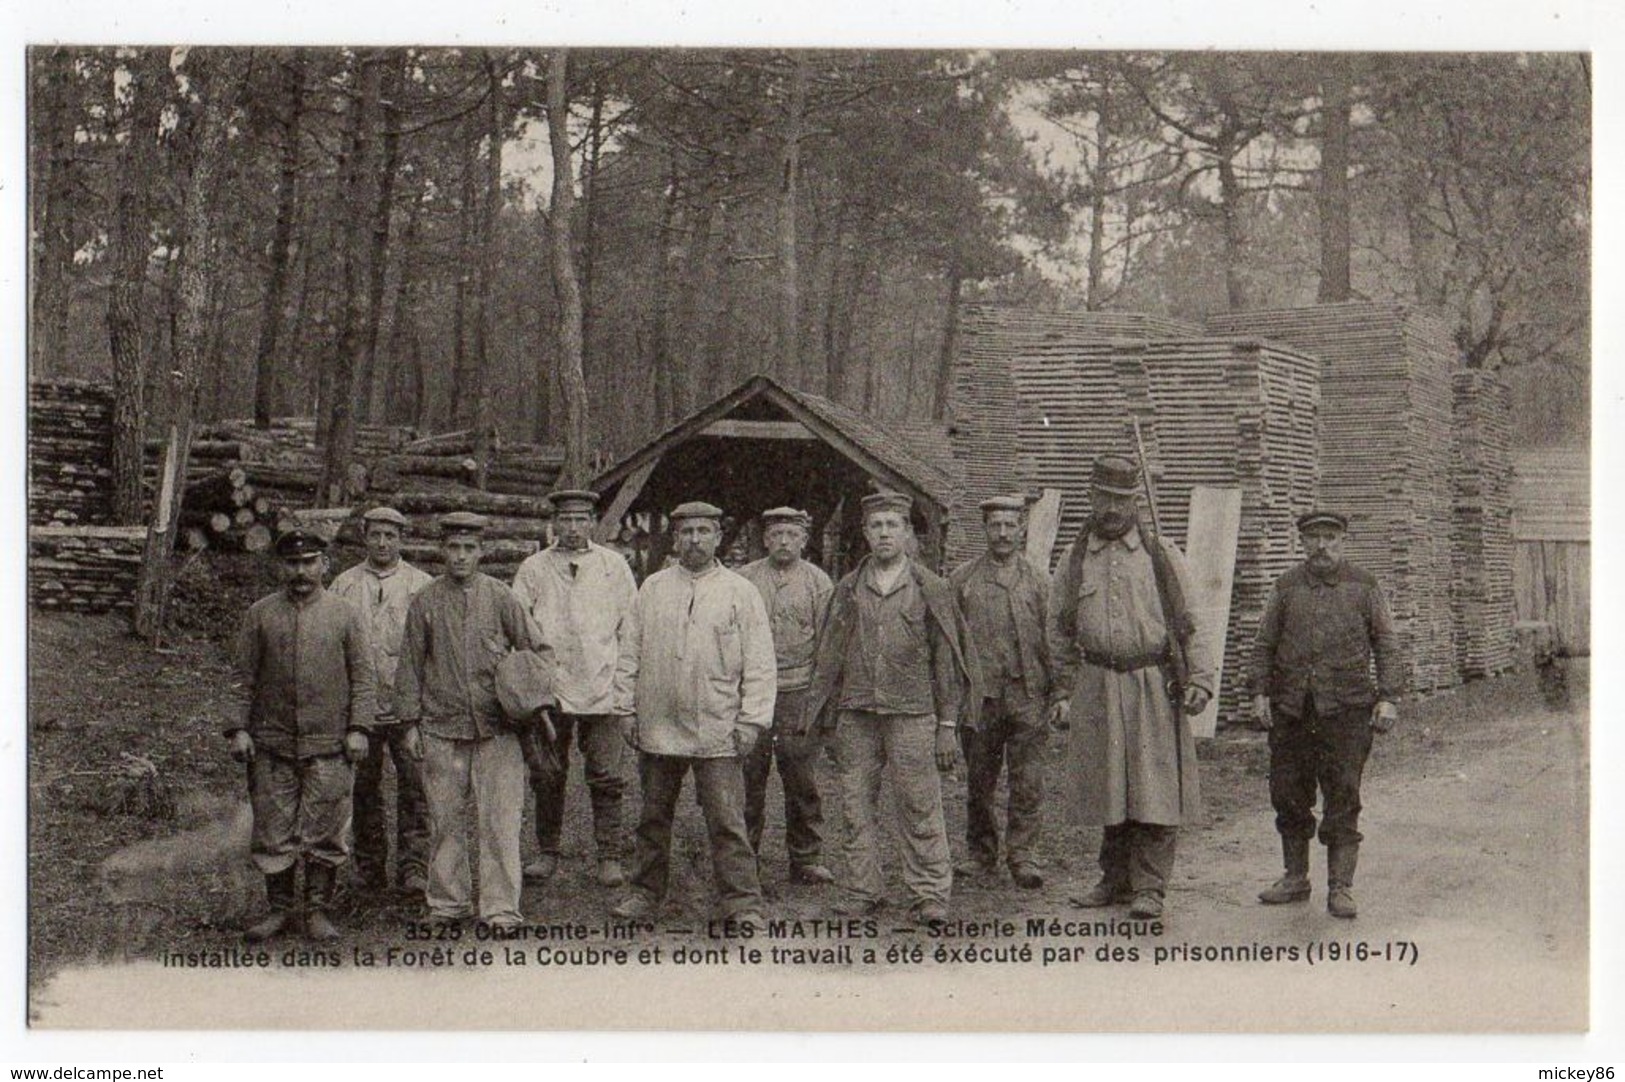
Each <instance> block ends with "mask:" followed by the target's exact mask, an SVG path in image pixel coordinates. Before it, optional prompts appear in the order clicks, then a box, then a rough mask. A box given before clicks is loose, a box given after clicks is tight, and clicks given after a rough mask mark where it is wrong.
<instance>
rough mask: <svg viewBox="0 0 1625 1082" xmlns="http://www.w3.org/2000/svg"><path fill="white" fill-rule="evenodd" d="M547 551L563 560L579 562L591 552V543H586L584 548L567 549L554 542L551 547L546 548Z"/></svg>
mask: <svg viewBox="0 0 1625 1082" xmlns="http://www.w3.org/2000/svg"><path fill="white" fill-rule="evenodd" d="M547 551H548V552H551V553H553V554H554V555H555V556H558V557H560V558H562V559H565V560H579V559H581V558H582V557H583V556H586V555H588V554H590V553H591V552H592V542H591V541H588V542H587V547H586V548H581V549H567V548H565V547H564V546H563V545H561V544H559V543H558V542H557V541H555V542H553V543H552V544H551V545H549V546H547Z"/></svg>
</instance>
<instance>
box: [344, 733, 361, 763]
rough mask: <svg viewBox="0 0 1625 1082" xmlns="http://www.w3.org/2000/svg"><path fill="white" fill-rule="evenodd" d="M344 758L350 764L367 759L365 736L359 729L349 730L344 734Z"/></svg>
mask: <svg viewBox="0 0 1625 1082" xmlns="http://www.w3.org/2000/svg"><path fill="white" fill-rule="evenodd" d="M344 757H345V758H346V759H348V760H350V762H352V763H359V762H360V761H361V760H363V759H365V758H366V757H367V734H366V733H364V732H362V731H361V730H360V729H351V730H350V731H349V732H347V733H345V734H344Z"/></svg>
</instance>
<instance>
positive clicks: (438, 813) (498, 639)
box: [395, 511, 540, 927]
mask: <svg viewBox="0 0 1625 1082" xmlns="http://www.w3.org/2000/svg"><path fill="white" fill-rule="evenodd" d="M485 526H486V520H485V518H484V516H482V515H476V514H472V513H470V512H467V511H458V512H455V513H453V514H449V515H445V516H442V517H441V519H440V532H441V551H442V552H443V553H444V555H445V560H446V573H445V574H444V575H441V576H440V577H439V578H437V579H435V580H434V581H433V582H431V583H429V585H427V586H425V587H424V588H423V589H421V590H419V591H418V592H417V595H416V596H415V597H413V598H412V603H411V605H410V607H409V608H408V609H407V613H406V635H405V638H404V643H403V647H402V651H401V663H400V667H399V670H398V672H397V675H396V679H395V713H396V715H397V716H398V717H399V718H400V724H401V725H403V726H405V728H406V732H405V735H404V736H403V738H402V739H403V742H404V746H405V747H406V749H407V750H408V752H409V753H410V754H412V755H414V756H417V757H421V759H422V762H423V788H424V791H425V793H426V794H427V796H428V804H429V884H428V890H427V892H426V895H425V897H426V900H427V902H428V907H429V916H430V918H431V919H434V920H446V921H460V920H463V919H465V918H467V917H469V916H471V915H472V912H471V910H472V906H473V886H472V883H471V874H470V869H469V857H468V822H467V807H468V798H469V796H470V795H471V794H472V795H473V797H474V803H475V806H476V808H477V811H478V814H479V822H478V823H477V829H478V831H479V845H480V868H479V877H480V879H479V883H480V909H479V916H480V919H481V920H482V921H484V922H486V923H488V924H490V925H492V926H495V927H512V926H514V925H517V924H520V923H521V922H522V921H523V920H524V918H523V917H522V916H521V914H520V911H519V887H520V867H519V864H520V860H519V828H520V823H521V820H522V818H523V816H524V811H525V757H524V753H523V751H522V750H521V749H520V745H519V737H518V735H517V734H516V733H515V732H514V730H513V728H512V727H511V726H510V725H509V724H508V723H507V722H506V720H505V719H504V715H503V712H502V705H501V703H500V702H499V701H498V699H497V692H496V669H497V665H498V663H499V662H501V660H502V659H503V657H505V656H506V655H507V654H508V653H509V652H511V651H514V650H530V649H534V648H536V647H538V646H539V645H540V635H539V634H538V633H537V632H536V629H535V628H534V626H533V625H532V624H531V621H530V617H529V616H528V615H527V614H526V612H525V607H524V606H523V605H521V604H520V603H519V599H518V598H516V597H514V595H513V591H512V590H510V589H508V587H506V586H504V585H503V584H502V583H500V582H498V581H497V580H496V579H494V578H492V577H491V576H489V575H486V574H482V573H481V572H480V571H479V562H480V554H481V551H482V545H481V534H482V533H483V532H484V530H485Z"/></svg>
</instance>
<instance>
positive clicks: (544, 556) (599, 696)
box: [513, 542, 638, 714]
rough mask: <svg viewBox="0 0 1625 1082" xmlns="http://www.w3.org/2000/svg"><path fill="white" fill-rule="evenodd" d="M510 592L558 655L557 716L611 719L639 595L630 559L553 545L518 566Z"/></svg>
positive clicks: (593, 547) (597, 548)
mask: <svg viewBox="0 0 1625 1082" xmlns="http://www.w3.org/2000/svg"><path fill="white" fill-rule="evenodd" d="M513 592H514V594H515V596H517V597H518V598H519V602H520V604H522V605H524V606H525V611H527V612H529V613H530V615H531V618H532V619H533V620H534V621H535V622H536V627H537V628H538V629H539V630H540V631H541V634H542V642H543V644H544V645H545V646H546V647H547V648H548V649H550V650H552V652H553V660H554V662H555V663H556V665H557V668H556V669H555V670H554V676H553V694H554V696H555V697H556V698H557V699H558V702H559V709H560V710H562V711H563V712H564V713H566V714H609V713H612V712H613V705H612V701H611V699H612V695H613V691H614V684H615V663H616V661H617V660H618V659H619V658H620V646H619V639H620V633H621V625H622V624H623V623H624V622H625V620H626V616H627V613H628V612H630V611H631V608H632V599H633V598H634V597H636V596H637V592H638V587H637V583H636V582H635V581H634V580H633V578H632V568H631V567H630V566H628V565H627V562H626V558H625V557H624V556H622V555H621V554H620V553H618V552H616V551H615V550H614V549H610V548H606V547H605V546H603V545H599V544H594V543H592V542H589V543H588V545H587V549H586V551H585V552H573V551H571V550H570V549H565V548H560V547H559V546H557V545H554V546H553V547H552V548H548V549H544V550H542V551H541V552H538V553H536V554H535V555H534V556H530V557H527V558H526V560H525V562H524V563H522V564H520V565H519V571H518V573H517V574H515V575H514V579H513Z"/></svg>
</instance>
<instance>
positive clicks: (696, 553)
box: [611, 501, 774, 925]
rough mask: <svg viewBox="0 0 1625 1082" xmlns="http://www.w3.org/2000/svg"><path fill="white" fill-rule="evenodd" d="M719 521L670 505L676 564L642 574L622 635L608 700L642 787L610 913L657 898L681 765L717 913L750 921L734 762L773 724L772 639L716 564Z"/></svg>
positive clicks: (753, 893)
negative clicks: (622, 890)
mask: <svg viewBox="0 0 1625 1082" xmlns="http://www.w3.org/2000/svg"><path fill="white" fill-rule="evenodd" d="M721 520H722V510H721V509H720V508H718V507H716V506H714V505H712V504H709V503H702V502H697V501H696V502H692V503H685V504H683V505H681V506H680V507H678V508H677V509H676V510H675V511H673V512H672V513H671V524H672V530H673V531H674V532H675V533H676V535H677V561H678V562H677V564H676V565H675V566H672V567H668V568H665V569H664V570H662V571H657V572H655V573H654V574H653V575H650V576H649V578H648V579H647V580H645V581H644V583H643V586H642V588H641V589H640V590H639V591H638V595H637V599H636V601H634V602H633V604H632V611H631V615H630V617H629V618H628V620H627V623H626V633H625V635H624V636H623V637H622V642H621V655H620V661H619V663H618V664H617V666H616V671H615V701H616V704H617V713H619V714H621V715H622V716H623V717H624V718H625V719H626V721H625V726H626V729H625V732H626V739H627V742H628V743H629V744H631V745H632V746H633V747H634V748H636V749H637V750H638V780H639V781H640V782H641V783H642V787H643V809H642V813H641V815H640V817H639V821H638V829H637V852H636V855H635V857H634V860H633V869H632V890H631V892H630V893H629V894H628V895H627V896H626V897H625V898H624V899H622V900H621V901H620V902H619V903H618V904H617V905H616V906H615V907H614V909H613V910H611V912H612V913H613V914H614V915H615V916H616V917H619V918H621V919H623V920H634V919H641V918H644V917H647V916H649V915H651V914H653V913H654V912H655V911H656V910H657V909H658V908H659V906H660V903H661V902H662V901H663V900H664V899H665V896H666V887H667V885H668V882H669V879H670V870H671V824H672V817H673V816H674V815H675V814H676V811H677V798H678V797H679V796H680V795H681V794H682V790H683V779H684V777H685V776H687V775H688V774H689V773H690V772H692V773H693V774H694V788H695V790H696V793H697V795H698V797H699V802H700V810H701V811H702V812H703V813H704V814H705V829H706V834H707V835H708V836H709V839H710V843H711V865H712V869H713V872H714V874H715V877H716V887H717V894H718V896H719V903H720V904H719V908H720V915H721V916H722V917H723V918H724V919H727V920H733V921H735V922H737V923H739V924H741V925H755V924H759V923H760V922H761V906H762V891H761V885H760V883H759V881H758V879H757V870H756V854H755V851H754V850H753V849H752V848H751V844H750V837H749V835H748V834H747V833H746V830H745V774H744V770H743V769H742V767H741V763H742V761H743V760H744V759H745V758H746V757H748V756H749V755H750V753H751V749H752V748H754V747H755V746H756V743H757V741H759V740H760V739H761V737H762V735H763V734H764V733H765V732H766V731H767V729H768V727H769V726H770V725H771V724H772V721H773V699H774V661H773V636H772V633H771V631H770V630H769V629H768V625H767V611H766V609H765V608H764V607H763V606H762V597H761V595H760V594H758V593H757V592H756V587H754V586H752V585H751V584H750V583H749V582H746V581H745V580H744V579H743V578H740V577H739V575H738V574H736V573H735V572H733V571H730V570H728V569H727V568H725V567H723V566H722V565H721V564H720V563H718V562H717V555H716V554H717V547H718V545H719V544H720V543H721V541H722V522H721Z"/></svg>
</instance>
